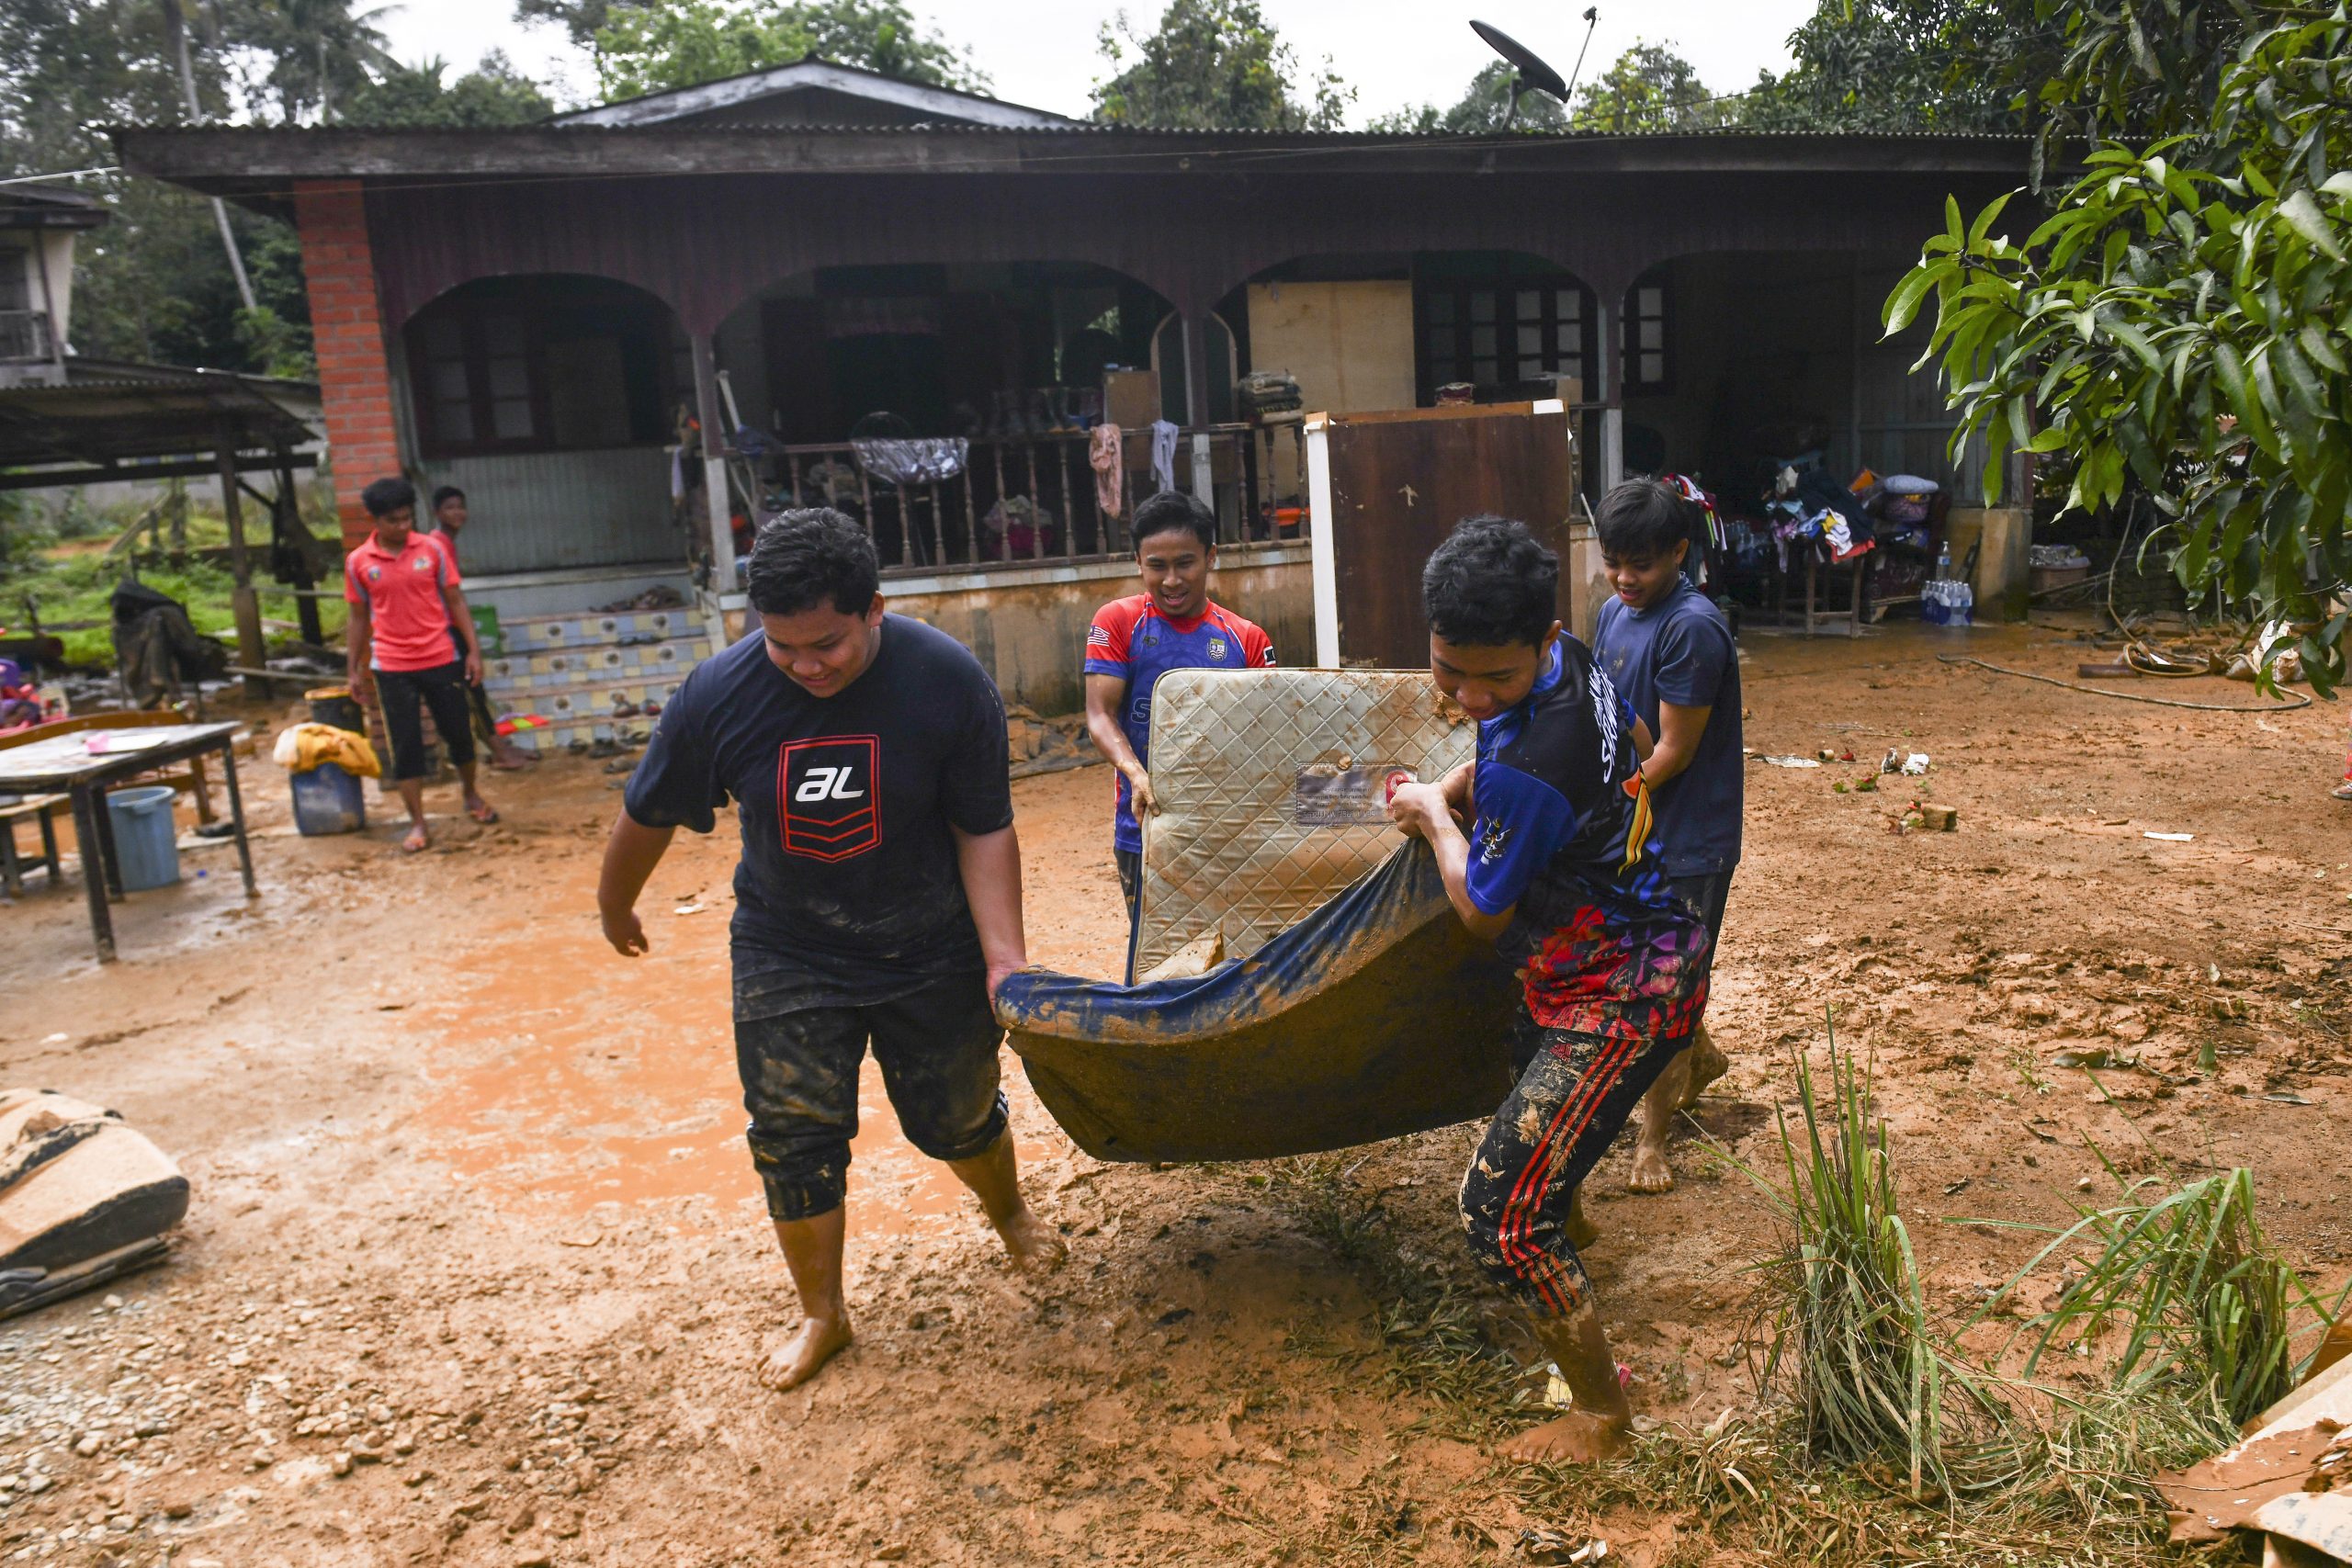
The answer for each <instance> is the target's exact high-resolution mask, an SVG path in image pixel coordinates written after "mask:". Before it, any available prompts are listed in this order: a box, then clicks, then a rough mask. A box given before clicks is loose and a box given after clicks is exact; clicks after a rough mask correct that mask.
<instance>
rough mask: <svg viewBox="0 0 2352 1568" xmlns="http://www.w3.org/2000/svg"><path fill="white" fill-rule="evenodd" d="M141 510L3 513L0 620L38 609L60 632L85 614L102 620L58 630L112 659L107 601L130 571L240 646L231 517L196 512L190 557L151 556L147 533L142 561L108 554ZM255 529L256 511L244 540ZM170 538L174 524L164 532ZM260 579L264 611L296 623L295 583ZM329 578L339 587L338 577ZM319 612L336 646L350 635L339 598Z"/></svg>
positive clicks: (72, 645)
mask: <svg viewBox="0 0 2352 1568" xmlns="http://www.w3.org/2000/svg"><path fill="white" fill-rule="evenodd" d="M142 510H143V508H121V509H109V510H108V511H107V512H106V513H96V512H92V511H88V510H85V509H80V508H75V509H72V510H69V511H68V512H67V513H66V514H65V516H64V518H63V520H62V523H59V524H54V525H52V524H48V523H39V522H35V521H33V520H32V519H31V518H30V517H29V516H28V514H27V512H26V511H25V510H24V509H21V508H20V509H19V510H17V512H16V513H13V514H11V515H8V516H6V517H0V626H11V627H22V626H24V625H25V624H26V623H27V621H28V619H29V617H28V616H27V615H26V614H25V612H26V608H27V606H28V605H30V606H31V607H33V608H34V609H36V610H38V612H39V613H40V622H41V626H42V627H43V628H44V629H45V630H51V631H55V628H57V627H59V626H73V625H74V624H75V623H77V622H94V623H96V624H95V625H92V626H82V627H80V628H79V629H76V630H73V631H56V632H55V635H56V636H58V637H60V638H61V639H62V641H63V642H64V644H65V657H66V660H67V662H68V663H71V664H73V665H74V666H76V667H78V668H82V669H87V670H111V669H112V668H113V667H114V631H113V623H112V619H111V616H112V614H113V612H112V610H111V609H110V607H109V606H108V604H107V599H108V596H109V595H110V594H112V593H113V592H114V590H115V586H116V585H117V584H118V583H119V582H120V581H122V580H123V578H124V577H125V576H127V575H132V574H134V571H135V575H136V576H137V577H138V579H139V581H141V582H143V583H145V584H146V585H147V586H148V587H150V588H152V589H153V590H155V591H156V592H159V593H167V594H169V595H171V596H172V597H173V598H175V599H177V600H178V601H180V603H182V604H185V605H187V613H188V620H189V621H190V622H191V623H192V624H193V625H194V626H195V627H196V629H197V630H198V631H199V632H203V633H205V634H206V635H208V636H210V637H220V638H221V639H222V640H224V641H226V642H228V643H230V644H231V646H232V648H233V647H234V645H235V640H236V626H235V623H234V621H233V620H232V617H231V615H230V608H229V598H230V592H231V590H232V588H233V586H234V581H233V580H232V578H231V576H230V573H229V568H228V564H227V562H226V561H225V560H218V559H215V558H212V556H211V552H215V551H218V550H220V548H222V547H225V546H226V545H227V544H228V540H229V534H228V525H227V524H225V523H224V522H223V521H222V520H221V519H220V517H218V516H215V515H207V514H205V513H192V514H191V515H190V517H189V519H188V525H187V557H186V558H183V559H180V560H177V561H174V560H171V559H168V558H166V559H162V560H158V559H156V558H154V557H153V556H152V555H150V554H149V553H148V551H147V548H146V542H145V540H144V539H141V541H140V546H139V549H138V551H137V558H136V560H135V562H134V561H133V559H132V558H131V553H130V551H128V550H126V552H125V553H124V554H123V555H120V556H115V557H111V558H109V557H108V556H107V554H106V545H107V542H108V541H111V540H112V539H113V538H114V537H115V536H117V535H118V534H119V533H120V532H121V530H122V529H124V528H125V527H127V526H129V525H130V522H131V521H132V520H133V519H134V518H136V517H137V515H138V514H139V513H140V512H141V511H142ZM255 537H256V536H255V534H254V530H253V526H252V520H251V519H248V528H247V534H246V538H247V540H248V541H249V542H251V541H253V540H254V538H255ZM258 537H259V541H260V547H259V554H260V556H261V557H262V558H265V559H266V554H267V544H268V532H267V525H266V523H265V524H263V525H261V531H260V533H259V536H258ZM166 538H167V539H168V530H166ZM329 586H332V584H330V585H329ZM254 587H255V588H256V589H258V590H259V591H260V594H261V613H262V615H263V617H264V618H265V619H266V620H275V621H284V622H287V623H288V624H289V625H290V624H292V623H293V622H294V621H295V620H296V617H297V610H296V601H295V598H294V592H293V590H291V589H290V588H288V587H285V586H284V585H282V584H280V583H278V582H277V581H273V580H272V579H270V578H269V577H268V575H267V574H266V572H262V571H259V570H256V572H255V576H254ZM319 611H320V619H321V621H322V626H323V628H324V630H325V632H326V635H327V638H328V641H329V642H330V644H338V643H339V639H340V638H341V637H342V635H343V625H344V608H343V604H342V601H340V600H339V599H327V600H322V601H320V604H319ZM293 638H294V634H293V633H291V632H283V633H272V635H271V637H270V640H271V641H272V642H273V643H281V642H287V641H291V640H293Z"/></svg>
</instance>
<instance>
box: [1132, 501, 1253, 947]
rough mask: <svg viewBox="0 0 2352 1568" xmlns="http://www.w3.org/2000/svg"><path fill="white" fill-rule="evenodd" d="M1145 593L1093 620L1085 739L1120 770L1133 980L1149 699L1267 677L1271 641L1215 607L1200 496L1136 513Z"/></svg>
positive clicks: (1212, 538)
mask: <svg viewBox="0 0 2352 1568" xmlns="http://www.w3.org/2000/svg"><path fill="white" fill-rule="evenodd" d="M1136 565H1137V566H1138V567H1139V568H1140V569H1141V570H1142V572H1143V588H1144V591H1143V592H1140V593H1136V594H1130V595H1129V596H1128V597H1126V598H1125V599H1114V600H1112V601H1111V603H1109V604H1105V605H1103V607H1102V608H1101V609H1100V610H1097V611H1095V612H1094V624H1093V625H1092V626H1090V627H1088V628H1087V633H1086V732H1087V733H1088V734H1089V735H1091V736H1092V737H1093V738H1094V744H1095V745H1096V746H1097V747H1098V748H1100V749H1101V750H1102V752H1103V756H1104V757H1106V758H1108V759H1110V762H1111V765H1112V766H1113V767H1114V768H1116V769H1118V770H1119V786H1118V807H1117V811H1116V814H1115V815H1114V818H1112V828H1111V857H1112V859H1113V860H1114V861H1115V862H1116V863H1117V864H1118V868H1119V890H1120V892H1122V893H1123V894H1125V896H1126V900H1127V960H1128V978H1129V979H1130V980H1132V979H1133V978H1134V977H1135V976H1134V967H1135V931H1136V914H1137V910H1138V908H1139V907H1140V906H1139V898H1140V895H1141V892H1142V888H1143V826H1142V819H1143V818H1145V817H1148V816H1149V815H1150V814H1151V812H1152V810H1153V809H1154V803H1153V800H1152V795H1151V774H1150V773H1149V772H1148V769H1147V766H1146V759H1147V758H1148V755H1149V752H1150V746H1151V690H1152V687H1153V686H1155V685H1157V684H1158V683H1159V678H1160V677H1161V676H1162V675H1165V674H1166V673H1168V671H1170V670H1261V669H1268V668H1271V667H1272V664H1273V662H1274V645H1273V642H1272V639H1271V638H1269V637H1267V636H1266V634H1265V632H1264V631H1262V630H1261V629H1260V628H1259V627H1258V626H1255V625H1253V624H1252V623H1250V622H1249V621H1245V620H1243V619H1242V618H1241V617H1240V616H1238V615H1235V614H1234V613H1233V612H1232V611H1230V610H1228V609H1226V608H1225V607H1224V606H1223V605H1221V604H1215V603H1212V602H1211V600H1210V599H1209V573H1210V572H1212V571H1214V570H1216V516H1215V515H1214V514H1213V513H1211V512H1210V511H1209V509H1208V508H1207V506H1205V505H1204V504H1203V503H1202V502H1201V501H1200V499H1199V498H1198V497H1196V496H1193V495H1189V494H1187V493H1185V492H1183V491H1172V490H1164V491H1160V492H1159V494H1157V495H1155V496H1152V497H1151V498H1150V499H1148V500H1147V501H1145V502H1143V503H1142V504H1141V505H1139V506H1137V507H1136Z"/></svg>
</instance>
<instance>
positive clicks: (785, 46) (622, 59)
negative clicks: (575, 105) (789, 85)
mask: <svg viewBox="0 0 2352 1568" xmlns="http://www.w3.org/2000/svg"><path fill="white" fill-rule="evenodd" d="M577 9H579V10H580V11H581V12H582V17H581V19H582V20H583V21H585V20H589V19H591V18H590V17H589V16H588V15H586V12H587V9H588V8H587V7H578V8H577ZM523 14H525V15H531V16H545V17H548V19H551V20H563V21H566V22H569V21H570V20H571V17H570V16H569V15H567V14H564V13H561V12H557V11H552V10H549V9H548V8H545V7H537V8H534V7H532V6H525V7H524V8H523ZM594 19H595V26H594V28H591V29H590V41H591V47H593V48H594V51H595V56H596V73H597V76H598V78H599V81H600V83H601V85H602V86H603V88H604V91H605V97H606V98H608V99H610V98H633V97H638V96H642V95H644V94H646V93H659V92H664V91H667V90H669V89H671V88H675V87H691V86H694V85H696V84H697V83H702V82H714V81H717V80H718V79H719V78H721V77H725V76H740V75H741V74H743V73H745V72H747V71H759V70H764V69H765V68H767V67H769V66H772V65H789V64H791V63H792V62H795V61H797V60H803V59H806V58H807V57H809V56H810V55H815V56H817V57H819V58H820V59H823V60H830V61H833V62H836V63H838V64H842V65H855V66H860V67H863V68H864V69H865V70H868V71H874V72H878V73H881V74H882V75H885V76H895V77H897V78H898V79H899V80H900V81H902V82H922V83H927V84H930V85H933V86H940V87H956V88H961V89H964V90H966V91H968V92H984V91H986V90H987V88H988V85H989V79H988V76H987V74H986V73H984V72H982V71H981V70H979V68H978V67H977V66H975V65H974V64H973V63H972V61H971V57H970V55H969V54H968V53H967V51H965V50H964V49H963V48H962V47H961V46H960V45H956V44H951V43H949V42H948V41H947V40H946V39H943V38H942V37H940V36H939V34H938V33H936V32H925V31H923V30H922V28H920V27H918V26H917V24H916V22H915V18H914V15H913V13H912V12H910V11H909V10H908V9H907V7H906V6H904V5H903V4H902V3H901V0H795V3H793V4H788V5H773V4H770V5H734V4H729V3H727V0H678V3H676V4H665V5H599V6H595V7H594Z"/></svg>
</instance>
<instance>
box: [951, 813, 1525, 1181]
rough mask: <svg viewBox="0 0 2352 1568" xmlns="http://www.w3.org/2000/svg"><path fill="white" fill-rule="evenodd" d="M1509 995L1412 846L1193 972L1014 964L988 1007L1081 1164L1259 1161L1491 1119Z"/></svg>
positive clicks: (1502, 975) (1497, 1098) (1504, 976)
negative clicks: (1106, 974) (1136, 980)
mask: <svg viewBox="0 0 2352 1568" xmlns="http://www.w3.org/2000/svg"><path fill="white" fill-rule="evenodd" d="M1518 992H1519V987H1518V982H1517V981H1516V980H1515V979H1513V977H1512V976H1511V974H1510V970H1509V969H1508V968H1507V967H1506V966H1505V965H1504V964H1503V963H1502V962H1501V960H1499V959H1498V958H1497V957H1496V956H1495V953H1494V950H1493V948H1492V947H1491V946H1489V945H1488V944H1487V943H1485V942H1479V941H1477V940H1476V939H1475V938H1473V937H1472V936H1471V935H1470V934H1469V933H1468V932H1467V931H1464V930H1463V929H1462V922H1461V921H1460V919H1457V918H1456V917H1455V915H1454V913H1453V908H1452V907H1451V906H1450V905H1449V904H1448V903H1447V902H1446V897H1445V886H1444V884H1443V883H1442V881H1441V880H1440V879H1439V876H1438V872H1437V863H1436V861H1435V860H1434V859H1433V858H1432V857H1431V855H1430V852H1429V849H1428V847H1427V846H1426V845H1423V844H1420V843H1419V842H1413V843H1407V844H1403V845H1402V846H1401V847H1399V848H1398V849H1397V851H1396V852H1394V853H1393V854H1392V855H1391V856H1390V857H1389V858H1388V859H1387V860H1386V861H1385V862H1383V863H1381V864H1379V865H1378V866H1376V867H1375V868H1374V870H1372V871H1371V872H1370V873H1368V874H1365V875H1364V876H1363V878H1362V879H1361V880H1359V881H1358V882H1356V883H1355V884H1354V885H1352V886H1350V887H1348V888H1347V889H1346V890H1345V891H1343V892H1341V893H1340V895H1339V897H1335V898H1333V899H1331V900H1330V901H1329V903H1327V904H1325V905H1323V906H1322V907H1321V908H1317V909H1316V910H1314V911H1313V912H1312V913H1311V914H1309V915H1308V916H1307V917H1306V919H1303V920H1301V921H1300V922H1299V923H1297V924H1296V925H1294V926H1292V927H1291V928H1290V929H1288V930H1287V931H1282V932H1281V933H1280V934H1278V935H1276V936H1275V937H1274V938H1273V939H1272V941H1269V942H1266V943H1265V944H1264V945H1263V946H1261V947H1259V948H1258V949H1257V950H1256V951H1255V952H1253V953H1249V954H1248V955H1246V956H1244V957H1241V958H1238V960H1234V961H1229V962H1227V963H1225V964H1221V965H1219V966H1218V967H1216V968H1215V969H1212V970H1210V971H1209V972H1208V973H1207V974H1205V975H1202V976H1198V977H1196V978H1192V979H1178V980H1160V981H1156V982H1153V983H1151V984H1148V985H1140V986H1119V985H1112V984H1108V983H1105V982H1102V981H1095V980H1081V979H1078V978H1075V977H1073V976H1068V975H1056V974H1051V973H1048V972H1046V971H1043V970H1034V969H1033V970H1026V971H1023V973H1021V974H1018V975H1015V976H1012V977H1011V978H1010V979H1008V980H1007V981H1006V982H1005V983H1004V986H1003V987H1002V989H1001V991H1000V992H999V994H998V998H997V1015H998V1017H999V1019H1000V1020H1001V1021H1002V1022H1003V1023H1004V1025H1005V1028H1006V1029H1007V1030H1008V1031H1009V1032H1010V1033H1011V1037H1012V1048H1013V1050H1014V1051H1016V1052H1017V1053H1019V1054H1020V1056H1021V1058H1022V1061H1023V1065H1024V1066H1026V1068H1027V1070H1028V1075H1029V1081H1030V1084H1031V1085H1032V1087H1034V1088H1035V1090H1036V1092H1037V1098H1038V1099H1039V1100H1042V1101H1043V1102H1044V1103H1045V1106H1046V1110H1047V1111H1050V1112H1052V1114H1053V1117H1054V1119H1055V1120H1056V1121H1057V1122H1060V1123H1061V1125H1062V1127H1063V1129H1064V1130H1065V1131H1067V1132H1068V1133H1069V1135H1070V1136H1071V1137H1072V1138H1073V1139H1075V1140H1077V1142H1078V1145H1079V1146H1080V1148H1082V1149H1084V1150H1085V1151H1086V1152H1087V1153H1088V1154H1091V1155H1092V1156H1095V1157H1096V1158H1098V1159H1108V1160H1231V1159H1270V1158H1274V1157H1276V1156H1284V1155H1298V1154H1310V1153H1314V1152H1316V1151H1317V1150H1323V1149H1335V1148H1344V1147H1347V1146H1349V1145H1354V1144H1366V1143H1372V1142H1374V1141H1376V1140H1378V1139H1382V1138H1394V1137H1398V1136H1401V1135H1403V1134H1407V1133H1417V1132H1421V1131H1423V1130H1425V1129H1428V1128H1430V1127H1442V1126H1445V1125H1447V1124H1449V1123H1451V1122H1461V1121H1466V1120H1468V1119H1470V1118H1472V1117H1476V1116H1485V1115H1487V1114H1489V1113H1491V1112H1492V1111H1494V1109H1495V1107H1496V1106H1498V1105H1499V1104H1500V1103H1501V1102H1502V1100H1503V1097H1504V1096H1505V1095H1506V1094H1507V1093H1509V1092H1510V1051H1509V1045H1508V1032H1509V1029H1510V1020H1511V1015H1512V1012H1513V1010H1514V1009H1515V1008H1516V1006H1517V1003H1518Z"/></svg>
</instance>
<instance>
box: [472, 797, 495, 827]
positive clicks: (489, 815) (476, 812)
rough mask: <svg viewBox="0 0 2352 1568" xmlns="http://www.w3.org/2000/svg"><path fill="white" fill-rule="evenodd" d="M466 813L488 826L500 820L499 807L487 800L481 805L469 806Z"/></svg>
mask: <svg viewBox="0 0 2352 1568" xmlns="http://www.w3.org/2000/svg"><path fill="white" fill-rule="evenodd" d="M466 815H467V816H469V817H470V818H473V819H474V820H475V821H477V822H479V823H481V825H482V826H483V827H485V828H487V827H489V826H490V825H491V824H492V823H493V822H495V821H497V820H498V807H495V806H492V804H491V803H490V802H488V801H486V800H485V801H483V802H482V803H481V805H480V806H469V807H466Z"/></svg>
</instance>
